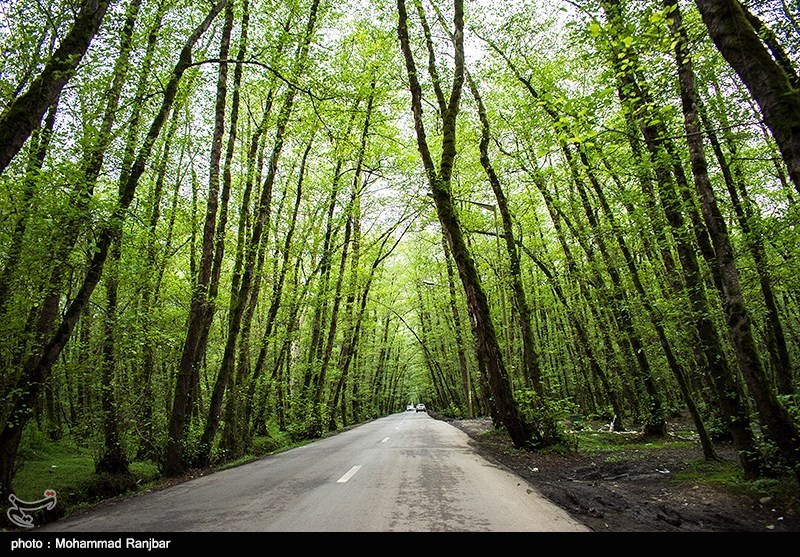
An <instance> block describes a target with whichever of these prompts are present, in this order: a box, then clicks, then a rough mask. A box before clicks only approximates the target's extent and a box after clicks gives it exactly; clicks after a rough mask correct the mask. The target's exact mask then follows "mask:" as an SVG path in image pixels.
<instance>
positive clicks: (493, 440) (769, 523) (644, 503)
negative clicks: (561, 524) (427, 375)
mask: <svg viewBox="0 0 800 557" xmlns="http://www.w3.org/2000/svg"><path fill="white" fill-rule="evenodd" d="M450 423H451V424H452V425H454V426H456V427H458V428H459V429H461V430H463V431H464V432H466V433H467V434H469V435H470V437H471V438H472V440H473V443H474V445H475V447H476V449H477V450H478V451H479V453H480V454H482V455H483V456H484V457H486V458H487V459H489V460H490V461H494V462H496V463H499V464H502V465H504V466H506V467H507V468H509V469H511V470H513V471H514V472H515V473H516V474H518V475H519V476H521V477H522V478H524V479H525V480H527V481H528V482H529V483H530V484H532V485H533V486H534V487H536V488H537V489H538V490H539V491H541V493H542V494H543V495H545V496H546V497H547V498H549V499H550V500H551V501H553V502H554V503H556V504H557V505H559V506H560V507H562V508H564V509H565V510H567V511H568V512H569V513H570V514H572V515H573V516H574V517H575V518H576V519H577V520H580V521H581V522H583V523H584V524H586V525H587V526H589V527H590V528H591V529H592V530H594V531H596V532H800V488H799V489H798V490H797V491H796V492H794V493H790V494H789V495H788V496H783V497H780V498H776V497H775V496H773V497H768V496H763V495H762V496H758V495H752V494H747V493H744V492H742V491H739V490H732V489H730V488H725V487H721V486H720V485H719V484H714V483H713V482H699V481H697V482H692V481H686V480H680V479H677V478H676V473H678V472H680V471H682V470H684V469H685V468H686V467H687V466H688V465H689V463H691V462H697V461H698V460H702V458H703V454H702V451H701V448H700V446H699V443H698V444H697V447H696V448H674V449H672V448H669V449H659V450H658V451H650V450H642V451H636V452H626V453H625V454H626V455H628V456H626V457H625V458H624V459H622V458H621V457H620V453H619V452H614V453H613V454H612V453H604V454H588V453H586V452H581V451H580V447H578V451H577V452H570V453H568V454H557V453H550V454H541V453H535V452H525V451H519V450H517V449H515V448H514V447H513V445H512V443H511V440H510V439H509V437H508V435H506V434H504V433H502V432H499V431H498V430H495V429H494V427H493V425H492V422H491V420H489V419H477V420H455V421H450ZM490 430H491V431H492V433H491V434H489V435H487V434H486V433H487V432H489V431H490ZM717 452H718V453H719V456H720V457H721V458H724V459H729V460H734V459H735V458H736V457H735V454H734V452H733V450H732V448H731V447H727V446H725V445H724V444H721V445H718V446H717Z"/></svg>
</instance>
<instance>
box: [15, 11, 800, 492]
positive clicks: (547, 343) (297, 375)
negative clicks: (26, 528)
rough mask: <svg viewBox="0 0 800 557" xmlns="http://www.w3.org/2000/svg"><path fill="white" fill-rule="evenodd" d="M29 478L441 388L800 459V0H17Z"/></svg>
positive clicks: (771, 468)
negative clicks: (46, 455)
mask: <svg viewBox="0 0 800 557" xmlns="http://www.w3.org/2000/svg"><path fill="white" fill-rule="evenodd" d="M0 40H2V42H3V44H4V48H3V49H2V52H1V53H0V104H1V105H2V112H1V113H0V312H2V320H1V321H0V322H1V323H2V325H0V327H1V329H0V330H1V331H2V334H0V359H2V375H0V394H2V399H1V400H2V404H0V408H2V418H3V419H2V423H3V427H2V432H1V433H0V486H1V487H0V491H2V493H0V499H3V500H5V499H6V498H7V497H8V495H9V494H10V493H12V492H13V489H14V487H13V486H14V477H15V474H16V473H17V472H18V470H19V469H20V467H21V466H24V462H23V461H22V459H20V458H19V454H20V450H21V447H24V445H25V443H26V440H27V439H28V438H29V437H30V436H33V435H46V436H47V437H49V438H50V439H52V440H58V439H61V438H63V437H71V438H73V439H75V440H76V442H78V443H79V444H82V445H86V446H90V447H92V449H93V450H94V452H95V454H97V459H96V466H97V471H98V472H106V473H111V474H118V475H125V474H127V473H128V470H129V466H130V463H132V462H134V461H152V462H156V463H157V464H158V466H159V470H160V471H161V473H162V474H164V475H165V476H174V475H179V474H182V473H184V472H186V471H187V470H189V469H191V468H194V467H198V466H207V465H209V464H214V463H219V462H224V461H228V460H232V459H236V458H239V457H241V456H242V455H244V454H247V453H248V451H250V450H252V446H253V443H254V442H255V440H256V439H259V438H263V437H265V436H269V435H271V434H274V433H275V432H276V431H281V432H286V433H287V434H288V435H289V436H291V437H292V438H293V439H295V440H303V439H312V438H316V437H319V436H321V435H325V434H326V433H328V432H331V431H336V430H338V429H341V428H343V427H346V426H349V425H352V424H355V423H359V422H363V421H365V420H370V419H374V418H377V417H380V416H383V415H386V414H389V413H393V412H397V411H400V410H402V409H403V408H404V407H405V405H406V404H412V403H417V402H424V403H426V405H427V406H428V408H429V410H432V411H435V412H437V413H440V414H443V415H446V416H453V417H475V416H491V418H492V419H493V420H494V422H495V425H496V426H497V427H502V428H505V429H507V430H508V432H509V434H510V436H511V438H512V440H513V442H514V443H515V445H517V446H519V447H520V448H525V449H528V450H537V449H540V448H542V447H545V446H548V445H552V444H557V443H560V442H563V441H564V425H562V424H564V423H565V418H567V417H568V416H569V415H571V414H580V415H586V416H588V415H591V416H595V417H598V418H601V419H603V420H606V421H607V423H608V424H609V427H610V428H611V429H614V430H617V431H622V430H630V429H634V428H635V429H637V430H641V431H642V433H643V434H644V435H649V436H655V437H658V436H663V435H666V433H667V432H666V421H667V419H668V418H669V417H670V416H672V415H676V414H678V413H684V412H685V413H688V415H689V416H690V417H691V419H692V421H693V424H694V426H695V428H696V430H697V432H698V436H699V442H700V443H701V444H702V447H703V450H704V454H705V455H706V458H708V459H714V458H716V452H715V449H714V445H715V443H716V442H719V441H720V440H723V439H724V440H726V441H731V442H732V443H733V444H734V446H735V447H736V449H737V451H738V454H739V457H740V462H741V465H742V470H743V474H744V476H745V477H748V478H759V477H764V476H769V475H775V474H781V473H794V474H795V475H796V476H797V478H798V480H800V408H799V407H798V402H800V398H798V394H797V392H798V388H800V309H799V308H800V261H798V255H800V245H799V244H800V233H799V230H798V229H799V228H800V226H799V225H800V212H799V211H800V206H798V202H799V201H798V200H800V77H798V73H799V72H798V65H799V64H800V4H798V2H797V0H769V1H759V2H756V1H751V0H695V1H688V0H646V1H641V0H637V1H633V0H627V1H611V0H562V1H557V2H547V1H544V0H516V1H512V2H489V1H482V2H478V1H475V2H464V1H463V0H452V1H450V0H393V1H390V0H386V1H382V0H381V1H367V0H361V1H359V0H350V1H345V2H330V1H329V0H289V1H280V2H278V1H275V0H209V1H207V2H189V1H186V0H114V1H107V2H105V1H100V0H50V1H47V2H36V3H32V2H26V1H24V0H11V1H7V2H4V3H3V4H2V7H0Z"/></svg>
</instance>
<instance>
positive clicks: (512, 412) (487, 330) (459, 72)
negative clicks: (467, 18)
mask: <svg viewBox="0 0 800 557" xmlns="http://www.w3.org/2000/svg"><path fill="white" fill-rule="evenodd" d="M397 7H398V12H399V22H398V29H397V31H398V36H399V39H400V43H401V48H402V52H403V57H404V58H405V63H406V70H407V73H408V79H409V88H410V91H411V98H412V99H411V102H412V111H413V114H414V128H415V131H416V135H417V146H418V149H419V151H420V155H421V157H422V161H423V166H424V168H425V172H426V175H427V178H428V184H429V186H430V188H431V193H432V194H433V200H434V203H435V204H436V213H437V215H438V217H439V222H440V224H441V225H442V229H443V230H444V233H445V235H446V237H447V241H448V243H449V245H450V250H451V251H452V253H453V259H454V260H455V262H456V267H457V269H458V273H459V277H460V278H461V284H462V286H463V288H464V292H465V295H466V298H467V306H468V307H469V309H470V315H471V318H472V320H471V321H472V328H473V333H474V336H475V341H476V343H477V351H478V353H479V354H480V359H481V360H483V364H484V365H485V366H486V370H487V375H488V382H489V385H490V386H491V391H492V395H493V397H494V402H495V405H496V407H497V410H498V414H499V418H500V419H501V421H502V423H503V424H504V425H505V426H506V428H507V430H508V433H509V435H510V437H511V440H512V442H513V443H514V445H515V446H517V447H526V448H530V447H531V443H532V438H533V434H534V431H533V429H532V428H531V426H530V424H528V423H527V422H526V421H525V420H524V419H523V417H522V415H521V414H520V412H519V409H518V407H517V403H516V401H515V400H514V394H513V388H512V385H511V381H510V378H509V376H508V372H507V370H506V367H505V364H504V362H503V356H502V353H501V351H500V346H499V343H498V341H497V335H496V333H495V328H494V323H493V322H492V317H491V312H490V311H489V303H488V300H487V298H486V294H485V292H484V290H483V286H482V285H481V280H480V277H479V276H478V273H477V270H476V268H475V263H474V261H473V259H472V256H471V255H470V253H469V250H468V248H467V245H466V242H465V241H464V237H463V234H462V232H461V223H460V221H459V218H458V215H457V213H456V211H455V206H454V204H453V199H452V195H451V193H450V178H451V175H452V170H453V164H454V160H455V155H456V126H455V124H456V116H457V113H458V108H459V102H460V99H461V89H462V85H463V82H464V44H463V40H464V34H463V33H464V32H463V25H464V20H463V17H464V9H463V8H464V6H463V1H462V0H454V8H455V15H454V22H455V32H454V34H453V37H454V43H455V45H454V46H455V75H454V79H453V87H452V90H451V94H450V99H449V102H448V106H447V111H446V112H445V113H444V114H442V115H441V120H442V136H443V137H442V155H441V162H440V165H439V168H438V170H437V169H436V166H435V164H434V162H433V158H432V157H431V153H430V150H429V148H428V142H427V137H426V133H425V128H424V124H423V120H422V88H421V86H420V83H419V80H418V78H417V68H416V64H415V62H414V57H413V54H412V51H411V45H410V43H409V37H408V25H407V19H408V14H407V12H406V6H405V1H404V0H398V2H397Z"/></svg>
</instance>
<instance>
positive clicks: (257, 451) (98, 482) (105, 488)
mask: <svg viewBox="0 0 800 557" xmlns="http://www.w3.org/2000/svg"><path fill="white" fill-rule="evenodd" d="M25 433H26V434H25V437H24V439H23V443H22V445H21V446H20V451H19V456H18V459H17V463H18V466H19V469H18V471H17V474H16V476H15V477H14V491H15V494H16V495H17V497H18V498H19V499H20V500H22V501H36V500H39V499H41V498H42V497H44V492H45V491H46V490H50V489H52V490H55V491H56V497H57V501H58V502H57V506H56V510H55V511H53V512H52V513H51V514H50V515H49V516H47V517H45V516H44V515H42V514H41V513H38V512H37V514H36V515H34V518H35V521H34V523H35V524H43V523H44V522H47V521H50V520H53V519H54V518H58V517H63V516H66V515H68V514H71V513H73V512H75V511H77V510H79V509H82V508H85V507H87V506H90V505H92V504H95V503H97V502H99V501H101V500H104V499H108V498H111V497H115V496H119V495H131V494H134V493H138V492H142V491H145V490H147V489H152V488H157V487H158V486H159V485H160V484H161V483H162V482H163V480H164V478H163V477H162V476H161V473H160V471H159V469H158V465H157V464H156V463H155V462H153V461H134V462H131V463H130V465H129V469H130V472H131V475H130V476H128V477H119V476H111V475H109V474H98V473H96V472H95V462H96V457H97V450H93V449H92V448H90V447H87V446H81V445H79V444H78V443H76V442H75V441H74V439H73V438H71V437H70V436H65V437H64V438H62V439H60V440H58V441H53V440H51V439H48V438H47V437H46V436H45V435H44V434H43V433H41V432H40V431H38V429H37V428H35V427H30V428H29V430H28V431H26V432H25ZM308 442H310V440H309V441H300V442H298V441H293V440H292V439H291V437H290V435H289V434H288V433H286V432H280V431H278V430H277V428H276V429H275V430H274V431H270V434H269V435H265V436H258V437H255V438H254V439H253V444H252V447H251V449H250V451H249V452H248V454H246V455H244V456H242V457H241V458H238V459H235V460H231V461H226V462H223V463H220V464H219V465H217V466H214V467H213V471H217V470H223V469H227V468H233V467H235V466H240V465H242V464H246V463H248V462H252V461H253V460H256V459H258V458H261V457H262V456H266V455H269V454H274V453H277V452H281V451H285V450H287V449H290V448H293V447H295V446H299V445H303V444H305V443H308Z"/></svg>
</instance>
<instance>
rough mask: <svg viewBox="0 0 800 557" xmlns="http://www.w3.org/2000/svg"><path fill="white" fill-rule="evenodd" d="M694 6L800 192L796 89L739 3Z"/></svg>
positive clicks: (712, 0)
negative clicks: (757, 110)
mask: <svg viewBox="0 0 800 557" xmlns="http://www.w3.org/2000/svg"><path fill="white" fill-rule="evenodd" d="M695 4H696V5H697V9H698V10H699V11H700V15H701V16H702V18H703V22H704V23H705V24H706V27H707V28H708V32H709V35H711V39H712V40H713V41H714V44H715V45H716V46H717V49H719V51H720V53H721V54H722V56H723V57H724V58H725V59H726V60H727V61H728V63H729V64H730V65H731V67H732V68H733V69H734V70H735V71H736V73H737V74H738V75H739V77H740V78H741V80H742V82H744V84H745V86H746V87H747V89H748V90H749V91H750V95H751V96H752V97H753V99H755V101H756V102H757V103H758V106H759V107H760V109H761V114H762V115H763V117H764V122H765V123H766V124H767V126H768V127H769V129H770V131H771V132H772V136H773V137H774V138H775V142H776V143H777V144H778V148H779V149H780V152H781V155H782V156H783V160H784V162H785V163H786V166H787V168H788V170H789V177H790V178H791V180H792V182H793V183H794V187H795V189H796V190H797V191H798V192H800V91H798V89H797V88H795V87H793V86H792V80H791V77H792V76H790V75H787V73H786V71H785V70H784V68H783V67H782V66H781V63H780V61H776V60H775V58H774V57H773V56H772V55H771V54H770V52H769V50H768V49H767V47H765V46H764V43H762V42H761V38H759V36H758V34H757V33H756V30H755V29H754V28H753V25H752V24H751V23H750V21H748V17H747V11H746V10H745V9H744V8H743V7H742V5H741V3H740V2H739V0H695ZM794 78H796V74H795V75H794Z"/></svg>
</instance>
